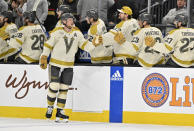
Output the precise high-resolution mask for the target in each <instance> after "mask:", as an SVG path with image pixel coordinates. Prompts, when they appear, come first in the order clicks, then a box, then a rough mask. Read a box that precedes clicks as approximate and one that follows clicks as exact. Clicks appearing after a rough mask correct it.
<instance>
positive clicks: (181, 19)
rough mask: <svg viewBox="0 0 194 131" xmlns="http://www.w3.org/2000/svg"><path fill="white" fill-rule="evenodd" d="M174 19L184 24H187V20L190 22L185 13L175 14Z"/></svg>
mask: <svg viewBox="0 0 194 131" xmlns="http://www.w3.org/2000/svg"><path fill="white" fill-rule="evenodd" d="M174 21H175V22H181V24H182V25H183V26H186V25H187V22H188V17H187V16H186V15H184V14H178V15H176V16H175V19H174Z"/></svg>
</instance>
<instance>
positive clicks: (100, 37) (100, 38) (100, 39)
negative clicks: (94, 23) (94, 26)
mask: <svg viewBox="0 0 194 131" xmlns="http://www.w3.org/2000/svg"><path fill="white" fill-rule="evenodd" d="M98 42H99V43H100V44H102V43H103V38H102V36H101V35H100V36H99V37H98Z"/></svg>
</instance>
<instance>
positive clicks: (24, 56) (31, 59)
mask: <svg viewBox="0 0 194 131" xmlns="http://www.w3.org/2000/svg"><path fill="white" fill-rule="evenodd" d="M19 55H20V56H21V57H23V58H24V59H26V60H28V61H30V62H38V61H39V60H35V59H33V58H31V57H29V56H26V55H24V54H22V53H20V54H19Z"/></svg>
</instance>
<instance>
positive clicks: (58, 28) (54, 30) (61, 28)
mask: <svg viewBox="0 0 194 131" xmlns="http://www.w3.org/2000/svg"><path fill="white" fill-rule="evenodd" d="M58 30H63V27H55V28H54V29H53V30H52V31H50V32H49V34H51V33H54V32H56V31H58Z"/></svg>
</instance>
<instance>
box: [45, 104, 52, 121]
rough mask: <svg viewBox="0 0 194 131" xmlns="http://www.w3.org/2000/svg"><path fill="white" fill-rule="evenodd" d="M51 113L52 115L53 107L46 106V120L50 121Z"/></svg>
mask: <svg viewBox="0 0 194 131" xmlns="http://www.w3.org/2000/svg"><path fill="white" fill-rule="evenodd" d="M52 113H53V106H48V108H47V112H46V118H47V119H50V118H51V117H52Z"/></svg>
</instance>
